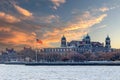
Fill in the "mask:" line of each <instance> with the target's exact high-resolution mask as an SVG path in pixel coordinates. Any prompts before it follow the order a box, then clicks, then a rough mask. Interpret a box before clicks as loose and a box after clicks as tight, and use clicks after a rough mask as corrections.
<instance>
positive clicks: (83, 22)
mask: <svg viewBox="0 0 120 80" xmlns="http://www.w3.org/2000/svg"><path fill="white" fill-rule="evenodd" d="M106 16H107V14H102V15H99V16H97V17H93V16H92V15H90V14H89V13H85V14H83V15H82V16H76V17H74V19H73V22H69V23H68V25H67V26H66V27H64V28H61V29H57V28H56V29H54V30H53V31H52V32H49V31H48V32H46V34H44V39H43V41H44V42H45V43H46V45H48V46H50V47H51V46H52V45H50V44H51V43H60V39H61V37H62V35H63V34H64V35H65V36H66V38H67V41H71V40H80V39H81V38H82V37H83V36H84V35H86V34H87V33H88V32H89V28H90V27H92V26H93V25H95V24H98V23H100V22H101V21H102V20H103V19H104V18H105V17H106Z"/></svg>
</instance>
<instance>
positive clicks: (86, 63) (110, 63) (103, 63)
mask: <svg viewBox="0 0 120 80" xmlns="http://www.w3.org/2000/svg"><path fill="white" fill-rule="evenodd" d="M0 64H6V65H26V66H69V65H70V66H120V61H84V62H4V63H0Z"/></svg>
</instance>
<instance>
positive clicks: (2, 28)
mask: <svg viewBox="0 0 120 80" xmlns="http://www.w3.org/2000/svg"><path fill="white" fill-rule="evenodd" d="M0 31H1V32H9V31H11V29H10V28H9V27H7V28H6V27H0Z"/></svg>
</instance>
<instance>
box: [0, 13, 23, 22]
mask: <svg viewBox="0 0 120 80" xmlns="http://www.w3.org/2000/svg"><path fill="white" fill-rule="evenodd" d="M0 20H3V21H6V22H8V23H16V22H20V21H21V20H20V19H18V18H16V17H15V16H12V15H10V14H6V13H4V12H0Z"/></svg>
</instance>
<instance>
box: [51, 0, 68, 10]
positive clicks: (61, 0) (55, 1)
mask: <svg viewBox="0 0 120 80" xmlns="http://www.w3.org/2000/svg"><path fill="white" fill-rule="evenodd" d="M51 1H52V2H53V4H54V5H55V6H54V7H53V9H57V8H58V7H59V6H60V4H64V3H65V2H66V0H51Z"/></svg>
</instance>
